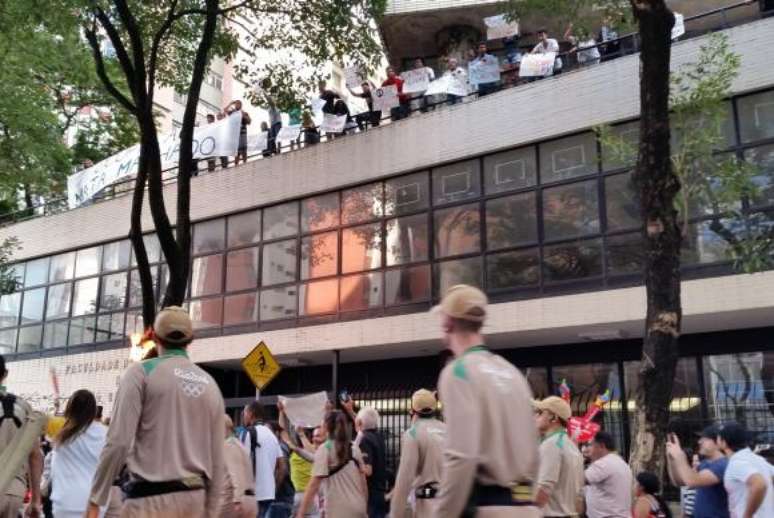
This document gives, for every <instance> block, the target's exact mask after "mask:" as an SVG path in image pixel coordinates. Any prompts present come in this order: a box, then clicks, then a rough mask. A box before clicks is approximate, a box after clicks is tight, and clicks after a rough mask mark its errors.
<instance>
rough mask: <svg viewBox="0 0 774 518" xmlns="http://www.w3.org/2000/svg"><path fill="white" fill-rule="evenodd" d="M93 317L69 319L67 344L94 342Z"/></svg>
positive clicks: (94, 326)
mask: <svg viewBox="0 0 774 518" xmlns="http://www.w3.org/2000/svg"><path fill="white" fill-rule="evenodd" d="M95 322H96V321H95V319H94V317H84V318H74V319H72V320H70V333H69V337H68V339H67V343H68V344H69V345H79V344H90V343H93V342H94V331H95V329H96V325H95Z"/></svg>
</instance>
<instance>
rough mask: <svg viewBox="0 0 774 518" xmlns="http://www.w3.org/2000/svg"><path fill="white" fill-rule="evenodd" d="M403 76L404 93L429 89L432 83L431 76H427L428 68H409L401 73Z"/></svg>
mask: <svg viewBox="0 0 774 518" xmlns="http://www.w3.org/2000/svg"><path fill="white" fill-rule="evenodd" d="M401 77H402V78H403V93H404V94H414V93H421V92H424V91H425V90H427V87H428V86H429V85H430V78H429V77H428V76H427V70H425V69H424V68H420V69H419V70H407V71H405V72H403V73H402V74H401Z"/></svg>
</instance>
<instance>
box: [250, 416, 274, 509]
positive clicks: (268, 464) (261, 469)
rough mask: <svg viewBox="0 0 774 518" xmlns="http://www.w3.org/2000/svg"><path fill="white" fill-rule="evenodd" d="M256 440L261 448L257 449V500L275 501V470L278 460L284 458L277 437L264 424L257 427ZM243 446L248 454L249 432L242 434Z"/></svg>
mask: <svg viewBox="0 0 774 518" xmlns="http://www.w3.org/2000/svg"><path fill="white" fill-rule="evenodd" d="M255 431H256V439H257V440H258V444H260V446H258V447H256V448H255V499H256V500H257V501H259V502H260V501H261V500H274V490H275V489H276V484H275V482H274V468H275V466H276V465H277V459H279V458H282V456H283V455H282V448H280V445H279V441H278V440H277V437H276V436H275V435H274V434H273V433H272V431H271V430H269V429H268V428H267V427H265V426H264V425H262V424H257V425H255ZM241 441H242V444H243V445H244V447H245V449H246V450H247V452H248V453H249V452H250V434H249V433H248V431H247V430H245V431H244V432H242V437H241Z"/></svg>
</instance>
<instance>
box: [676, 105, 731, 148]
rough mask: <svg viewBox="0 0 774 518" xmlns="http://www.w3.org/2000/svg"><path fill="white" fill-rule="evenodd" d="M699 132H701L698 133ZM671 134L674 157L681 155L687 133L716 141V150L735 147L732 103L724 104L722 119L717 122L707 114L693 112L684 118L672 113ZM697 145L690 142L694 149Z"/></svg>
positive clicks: (695, 142)
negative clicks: (684, 136)
mask: <svg viewBox="0 0 774 518" xmlns="http://www.w3.org/2000/svg"><path fill="white" fill-rule="evenodd" d="M697 130H701V131H700V132H697ZM670 132H671V137H672V141H671V146H672V155H676V154H678V153H680V151H681V148H682V146H683V142H684V138H683V135H684V134H686V133H689V134H692V133H696V134H697V135H699V136H700V138H701V139H702V140H704V139H708V138H711V139H712V140H715V141H716V142H715V146H713V147H714V148H715V149H725V148H728V147H730V146H733V145H734V143H735V142H736V136H735V131H734V121H733V117H732V111H731V102H730V101H729V102H725V103H723V106H722V107H721V112H720V118H718V119H717V121H714V120H713V119H712V118H710V117H708V116H707V114H706V113H701V112H693V111H691V112H690V113H688V114H686V115H685V116H684V118H683V117H681V116H679V115H677V114H675V113H672V114H671V116H670ZM710 143H712V142H710ZM696 144H697V141H696V140H693V141H689V146H690V147H691V148H694V147H695V146H696Z"/></svg>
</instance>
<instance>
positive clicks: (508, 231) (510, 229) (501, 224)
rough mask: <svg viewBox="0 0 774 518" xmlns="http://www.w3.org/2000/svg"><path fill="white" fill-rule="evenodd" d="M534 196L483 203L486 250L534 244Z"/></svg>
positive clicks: (520, 196)
mask: <svg viewBox="0 0 774 518" xmlns="http://www.w3.org/2000/svg"><path fill="white" fill-rule="evenodd" d="M537 239H538V236H537V206H536V204H535V193H534V192H528V193H524V194H516V195H514V196H508V197H507V198H497V199H494V200H489V201H487V202H486V240H487V241H486V245H487V248H488V249H489V250H497V249H500V248H507V247H510V246H518V245H523V244H525V243H535V242H537Z"/></svg>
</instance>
